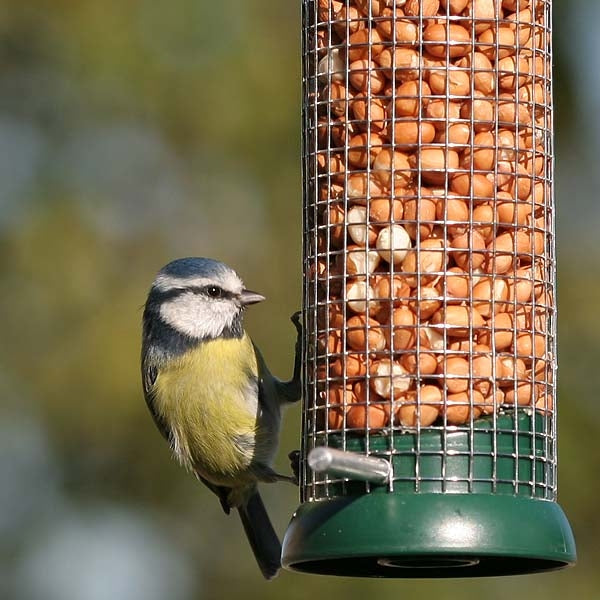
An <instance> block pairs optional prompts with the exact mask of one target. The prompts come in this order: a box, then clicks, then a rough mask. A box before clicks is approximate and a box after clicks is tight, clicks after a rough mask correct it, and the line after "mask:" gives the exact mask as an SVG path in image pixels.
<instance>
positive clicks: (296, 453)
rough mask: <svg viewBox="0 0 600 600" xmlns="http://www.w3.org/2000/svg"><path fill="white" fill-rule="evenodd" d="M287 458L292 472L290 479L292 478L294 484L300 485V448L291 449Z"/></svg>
mask: <svg viewBox="0 0 600 600" xmlns="http://www.w3.org/2000/svg"><path fill="white" fill-rule="evenodd" d="M288 458H289V459H290V466H291V467H292V472H293V473H294V477H293V478H290V479H293V481H294V483H295V484H296V485H300V450H292V451H291V452H290V453H289V454H288Z"/></svg>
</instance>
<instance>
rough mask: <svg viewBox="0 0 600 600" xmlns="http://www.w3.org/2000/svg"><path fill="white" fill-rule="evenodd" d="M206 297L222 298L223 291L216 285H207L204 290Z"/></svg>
mask: <svg viewBox="0 0 600 600" xmlns="http://www.w3.org/2000/svg"><path fill="white" fill-rule="evenodd" d="M204 289H205V291H206V295H207V296H210V297H211V298H221V297H222V296H223V290H222V288H220V287H219V286H217V285H208V286H206V288H204Z"/></svg>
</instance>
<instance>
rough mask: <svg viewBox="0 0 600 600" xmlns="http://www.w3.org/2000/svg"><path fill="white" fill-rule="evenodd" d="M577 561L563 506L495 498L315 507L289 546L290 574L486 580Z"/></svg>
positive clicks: (375, 497)
mask: <svg viewBox="0 0 600 600" xmlns="http://www.w3.org/2000/svg"><path fill="white" fill-rule="evenodd" d="M575 560H576V554H575V541H574V539H573V534H572V532H571V528H570V526H569V522H568V521H567V518H566V517H565V515H564V513H563V511H562V509H561V508H560V506H559V505H558V504H557V503H555V502H551V501H548V500H537V499H532V498H525V497H522V496H510V495H500V494H498V495H494V494H439V493H435V494H430V493H421V494H397V493H387V494H385V493H384V494H364V495H361V496H348V497H338V498H334V499H332V500H320V501H317V502H307V503H304V504H303V505H301V506H300V508H299V509H298V511H297V512H296V513H295V514H294V516H293V518H292V520H291V523H290V525H289V527H288V530H287V532H286V535H285V539H284V544H283V556H282V563H283V565H284V567H286V568H288V569H291V570H295V571H302V572H306V573H317V574H323V575H341V576H347V577H348V576H356V577H399V578H404V577H421V578H433V577H483V576H499V575H518V574H523V573H535V572H539V571H549V570H553V569H559V568H562V567H566V566H569V565H571V564H573V563H574V562H575Z"/></svg>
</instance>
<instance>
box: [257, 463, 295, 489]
mask: <svg viewBox="0 0 600 600" xmlns="http://www.w3.org/2000/svg"><path fill="white" fill-rule="evenodd" d="M252 471H253V472H254V475H255V476H256V478H257V479H258V480H259V481H263V482H264V483H275V482H276V481H287V482H288V483H293V484H294V485H298V480H297V478H296V477H292V476H291V475H282V474H281V473H277V471H274V470H273V469H271V467H268V466H267V465H262V464H256V465H253V466H252Z"/></svg>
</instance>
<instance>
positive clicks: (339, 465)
mask: <svg viewBox="0 0 600 600" xmlns="http://www.w3.org/2000/svg"><path fill="white" fill-rule="evenodd" d="M308 465H309V466H310V468H311V469H312V470H313V471H316V472H317V473H323V472H325V471H326V472H327V473H330V474H331V475H336V476H338V477H345V478H348V479H357V480H359V481H369V482H371V483H386V482H387V481H388V480H389V478H390V475H391V473H392V468H391V464H390V463H389V462H388V461H387V460H385V459H384V458H375V457H373V456H365V455H364V454H357V453H356V452H344V451H343V450H336V449H335V448H327V447H325V446H319V447H317V448H313V449H312V450H311V452H310V454H309V455H308Z"/></svg>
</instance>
